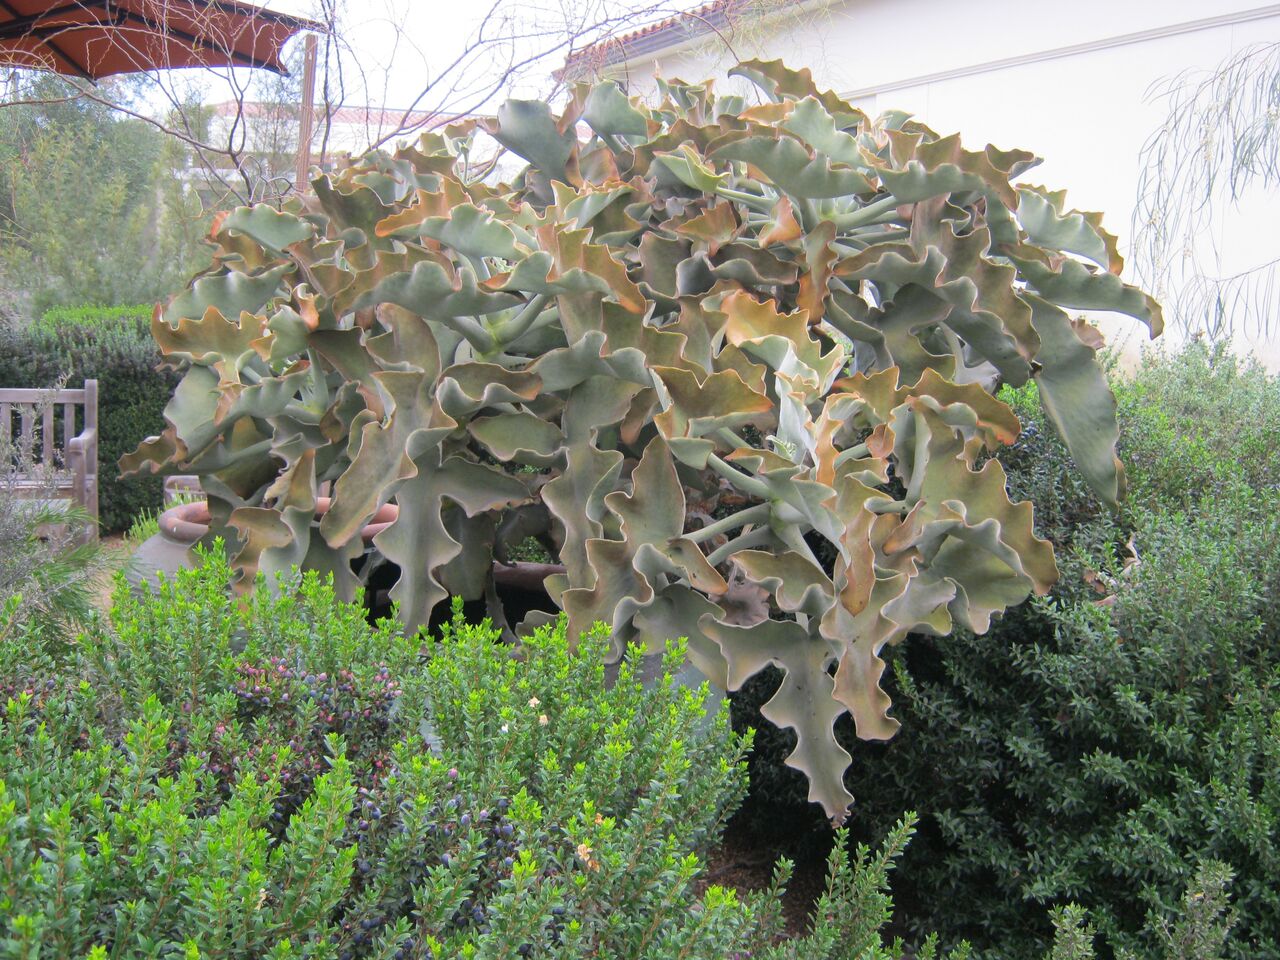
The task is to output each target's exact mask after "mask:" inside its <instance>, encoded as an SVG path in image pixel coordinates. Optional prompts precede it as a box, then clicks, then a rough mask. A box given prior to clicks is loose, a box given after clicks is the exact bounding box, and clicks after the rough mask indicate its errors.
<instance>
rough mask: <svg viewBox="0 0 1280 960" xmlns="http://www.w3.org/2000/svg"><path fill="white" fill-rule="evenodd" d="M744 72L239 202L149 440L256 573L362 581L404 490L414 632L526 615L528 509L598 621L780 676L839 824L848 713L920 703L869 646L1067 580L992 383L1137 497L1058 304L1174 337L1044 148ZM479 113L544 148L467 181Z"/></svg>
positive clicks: (177, 335)
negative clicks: (502, 572)
mask: <svg viewBox="0 0 1280 960" xmlns="http://www.w3.org/2000/svg"><path fill="white" fill-rule="evenodd" d="M734 72H735V73H736V74H737V75H739V76H742V77H746V78H748V79H750V80H751V81H753V82H754V83H755V85H756V86H757V87H759V88H760V90H761V91H763V93H764V95H765V96H764V97H763V98H762V99H763V100H765V102H763V103H762V104H761V105H756V106H748V104H747V102H746V101H745V100H744V99H743V98H741V97H736V96H732V97H721V96H717V95H715V94H714V92H713V90H712V88H711V86H710V85H704V86H691V85H687V84H683V83H676V82H669V83H662V84H660V91H661V94H662V100H661V103H660V104H658V105H657V106H656V107H650V106H646V105H644V104H642V103H641V102H639V101H636V100H632V99H628V98H627V97H626V96H625V95H624V94H623V93H622V92H621V90H620V89H619V88H618V87H617V86H615V85H613V84H611V83H603V84H600V85H598V86H594V87H587V86H582V87H578V88H577V89H576V90H575V91H574V93H573V95H572V97H571V98H570V100H569V103H568V105H567V106H566V108H565V110H564V112H563V113H562V114H561V115H560V116H555V115H553V114H552V113H551V111H550V109H549V108H548V107H547V105H546V104H543V103H540V102H530V101H512V102H509V103H507V104H506V105H505V106H503V107H502V108H501V109H500V110H499V111H498V113H497V116H496V117H495V118H493V119H489V120H482V121H473V122H468V123H465V124H462V125H459V126H457V127H453V128H450V129H449V130H447V131H446V133H445V134H444V135H436V134H430V135H427V136H424V137H423V138H422V140H421V142H420V143H419V145H418V146H417V147H413V148H405V149H402V150H400V151H399V152H398V153H396V154H395V155H394V156H388V155H385V154H381V153H378V154H373V155H371V156H369V157H367V158H365V159H364V160H362V161H360V162H358V163H356V164H355V165H353V166H351V167H348V168H347V169H344V170H343V171H342V172H341V173H339V174H337V175H334V176H323V177H321V178H319V179H318V180H316V181H315V182H314V184H313V186H314V191H313V192H312V193H310V194H308V195H307V196H305V197H303V198H299V199H294V200H291V201H290V202H289V203H287V204H286V205H285V208H284V209H283V210H280V211H277V210H275V209H271V208H268V207H266V206H258V207H248V208H240V209H237V210H235V211H233V212H231V213H230V214H228V215H227V216H226V217H224V218H223V219H222V220H220V221H219V222H218V224H217V225H216V227H215V229H214V232H213V240H214V242H215V243H216V245H217V253H216V257H215V265H214V266H213V267H212V268H211V269H210V270H208V271H207V272H206V273H205V274H204V275H202V276H201V277H199V278H198V279H196V280H195V281H194V282H193V283H192V284H191V286H190V288H189V289H188V290H186V291H185V292H184V293H182V294H180V295H179V296H177V297H176V298H174V299H173V300H172V301H171V302H170V303H169V304H168V305H167V306H166V307H165V308H164V309H163V310H162V311H158V313H157V316H156V319H155V322H154V329H155V335H156V338H157V340H158V341H159V343H160V345H161V347H162V349H163V351H164V353H165V355H166V357H167V358H168V359H169V361H170V362H171V363H173V364H176V365H178V366H179V367H180V368H182V369H183V370H184V371H185V376H184V378H183V380H182V382H181V385H180V386H179V387H178V389H177V391H176V394H175V396H174V398H173V401H172V403H170V405H169V407H168V410H167V412H166V419H167V421H168V427H167V429H166V431H165V432H164V434H163V435H162V436H160V437H157V438H152V439H150V440H148V441H147V442H145V443H144V444H143V445H142V446H141V447H140V448H139V450H138V451H137V452H136V453H135V454H133V455H131V456H130V457H128V458H126V459H125V461H124V464H123V465H124V466H125V467H126V468H129V469H147V470H164V471H179V472H191V473H197V474H199V475H200V478H201V482H202V484H203V486H204V489H205V490H206V491H208V493H209V498H210V506H211V510H212V513H213V517H214V522H215V527H217V528H219V529H221V530H223V531H225V532H226V533H228V534H230V535H231V536H233V537H234V538H235V542H237V543H238V551H239V552H238V554H237V556H236V560H235V562H236V564H237V565H238V566H239V567H240V568H241V569H242V570H243V571H244V572H245V573H246V574H250V575H251V574H252V573H254V572H255V571H257V570H262V571H264V572H267V573H269V574H270V573H274V572H276V571H279V570H281V569H285V568H288V567H290V566H291V565H295V564H300V565H302V566H305V567H310V568H316V569H320V570H324V571H329V572H332V573H333V574H334V575H335V577H336V578H337V581H338V583H339V586H340V588H341V589H343V590H346V591H351V590H353V589H354V588H355V586H356V585H357V576H356V574H354V573H353V572H352V571H353V561H355V560H357V559H358V558H359V557H360V556H361V555H362V553H363V552H364V550H365V548H364V546H363V543H362V539H361V529H362V527H364V526H365V525H366V524H367V523H369V521H370V520H371V518H373V516H374V513H375V511H377V510H378V509H379V508H380V507H382V506H383V505H385V504H394V505H395V506H396V507H397V508H398V514H397V515H396V517H395V519H394V522H392V523H391V524H390V525H389V526H385V528H383V529H381V531H380V532H378V533H377V535H376V537H374V538H373V541H372V542H373V548H372V549H373V551H374V552H375V558H376V559H377V560H379V561H387V562H390V563H392V564H394V565H395V566H396V567H398V576H399V579H398V581H397V582H396V584H395V586H394V588H393V589H392V591H391V597H392V599H393V600H395V601H398V602H399V604H400V607H399V609H400V614H401V616H402V617H403V619H404V620H405V621H406V622H407V623H408V624H409V625H411V626H412V625H417V624H421V623H423V622H425V621H426V619H427V618H428V616H429V615H430V613H431V611H432V609H433V608H434V607H435V606H436V604H437V603H439V602H440V601H441V600H443V599H444V598H445V597H446V596H448V595H450V594H454V595H458V596H462V597H465V598H471V599H478V598H482V597H483V598H486V599H487V600H488V602H489V606H490V610H491V613H492V614H493V615H494V617H495V619H496V621H497V622H499V623H502V624H505V620H504V619H503V617H502V609H501V603H500V600H499V598H498V594H497V591H496V590H495V587H494V575H493V562H494V561H495V560H496V561H497V562H498V563H502V562H504V561H505V560H507V558H508V551H509V549H510V548H511V547H512V545H513V544H515V543H517V542H521V541H524V540H525V539H527V538H528V537H529V536H535V537H539V538H541V539H542V540H543V541H544V542H545V543H547V544H548V545H550V546H551V547H552V549H553V551H554V552H555V554H556V555H557V556H558V557H559V560H560V562H561V563H562V564H563V567H564V571H563V573H554V574H552V575H550V576H549V577H548V578H547V579H546V581H545V585H546V588H547V590H548V592H549V593H550V595H551V597H552V598H553V599H554V600H555V602H556V603H557V604H558V605H559V606H560V607H561V608H563V610H564V611H565V612H566V613H567V615H568V617H569V624H570V629H571V630H572V631H574V635H576V632H577V631H581V630H586V629H587V628H589V627H590V626H591V625H592V624H593V622H595V621H605V622H607V623H609V624H610V625H611V628H612V631H613V638H614V647H613V649H614V651H615V653H616V654H619V655H620V654H621V653H622V651H623V650H624V645H625V644H627V643H629V642H635V641H643V642H645V643H646V644H649V645H650V646H651V647H652V648H655V649H656V648H657V647H658V645H659V644H660V643H661V641H662V640H665V639H666V638H668V637H672V636H688V638H689V651H690V656H691V658H692V659H693V660H694V661H695V662H696V663H697V664H698V665H699V666H700V667H701V668H702V670H703V671H705V672H706V674H707V675H708V676H710V677H711V678H713V679H714V680H716V681H718V682H719V683H721V684H724V685H727V686H728V687H730V688H736V687H737V686H739V685H740V684H741V683H743V682H744V681H745V680H746V679H747V678H748V677H750V676H751V675H752V674H754V673H756V672H758V671H760V670H761V669H763V668H764V667H766V666H767V665H769V664H776V665H778V666H779V667H781V668H782V670H783V672H784V674H785V679H784V681H783V682H782V685H781V687H780V689H779V690H778V693H777V695H776V696H775V697H774V698H773V700H772V701H770V703H769V704H768V705H767V707H766V708H765V711H764V713H765V715H766V716H767V717H769V718H770V719H771V720H772V721H774V722H775V723H777V724H779V725H781V726H784V727H791V728H793V729H794V730H795V733H796V735H797V738H798V742H797V745H796V748H795V752H794V753H793V754H792V755H791V757H790V759H789V761H788V762H789V763H790V764H791V765H793V766H794V767H796V768H798V769H800V770H801V771H803V772H804V773H805V774H807V776H808V777H809V780H810V783H811V797H812V799H814V800H815V801H817V802H819V803H821V804H822V805H823V806H824V807H825V808H826V810H827V811H828V812H829V813H830V814H831V815H832V816H833V817H835V818H837V819H840V818H841V817H843V815H844V812H845V810H846V809H847V807H848V804H849V803H850V801H851V799H852V798H851V796H850V794H849V793H848V792H847V791H846V789H845V787H844V785H843V782H842V773H843V771H844V769H845V768H846V766H847V764H848V762H849V757H848V755H847V754H846V753H845V752H844V751H843V750H842V749H841V748H840V747H839V745H838V744H837V743H836V740H835V737H834V736H833V734H832V724H833V723H834V722H835V720H836V718H837V717H839V716H840V715H841V714H843V713H845V712H848V713H850V714H852V716H853V719H854V721H855V723H856V726H857V731H858V734H859V735H860V736H862V737H864V738H872V739H880V738H887V737H891V736H892V735H893V734H894V731H895V729H896V728H897V722H896V721H895V720H893V719H892V718H891V717H890V716H889V713H888V711H889V707H890V703H889V699H888V697H887V696H886V695H885V693H884V692H883V691H882V690H881V689H880V686H879V678H880V674H881V671H882V670H883V663H882V661H881V660H880V658H879V655H878V654H879V651H880V650H881V648H882V647H883V646H884V645H885V644H887V643H897V642H899V641H901V640H902V639H903V638H904V637H906V636H907V635H908V634H909V633H911V632H923V633H931V634H946V633H948V632H949V631H951V630H952V629H953V627H954V626H956V625H960V626H963V627H965V628H968V629H971V630H974V631H978V632H982V631H984V630H986V629H987V627H988V624H989V623H990V621H991V617H992V616H993V615H996V614H999V613H1000V612H1002V611H1003V610H1005V609H1006V608H1007V607H1008V606H1010V605H1011V604H1016V603H1019V602H1021V601H1022V600H1024V599H1025V598H1026V597H1027V596H1028V595H1029V594H1030V593H1031V592H1033V591H1035V592H1038V593H1043V592H1044V591H1046V590H1047V589H1048V588H1049V586H1050V585H1051V584H1052V583H1053V581H1054V579H1055V577H1056V575H1057V570H1056V566H1055V563H1054V558H1053V552H1052V549H1051V548H1050V546H1049V544H1048V543H1046V542H1045V541H1043V540H1040V539H1038V538H1037V537H1036V536H1035V534H1034V532H1033V528H1032V508H1031V505H1030V504H1029V503H1016V504H1015V503H1012V502H1010V500H1009V497H1008V495H1007V493H1006V490H1005V477H1004V473H1003V471H1002V469H1001V467H1000V464H999V463H998V462H997V461H996V460H993V459H985V462H983V461H984V458H985V455H986V453H987V452H988V451H991V450H992V449H994V448H997V447H998V446H999V445H1001V444H1007V443H1010V442H1011V441H1013V440H1014V438H1015V436H1016V435H1017V432H1018V420H1017V418H1016V417H1015V416H1014V415H1013V414H1012V412H1011V411H1010V410H1009V409H1008V408H1007V407H1006V406H1005V405H1004V404H1003V403H1001V402H999V401H997V400H996V399H995V398H994V397H993V396H992V395H991V392H990V390H991V388H992V386H993V384H995V383H997V382H1004V383H1010V384H1020V383H1023V382H1025V381H1026V380H1027V379H1028V378H1032V377H1034V378H1035V379H1036V380H1037V381H1038V383H1039V386H1040V393H1041V396H1042V397H1043V398H1044V404H1045V407H1046V410H1047V413H1048V415H1049V417H1050V419H1051V420H1052V422H1053V423H1054V424H1055V425H1056V427H1057V428H1058V430H1059V431H1060V432H1061V434H1062V435H1063V437H1064V438H1065V440H1066V442H1067V444H1068V445H1069V447H1070V449H1071V452H1072V454H1073V457H1074V459H1075V461H1076V463H1077V465H1078V466H1079V468H1080V470H1081V471H1082V472H1083V474H1084V475H1085V476H1086V477H1087V478H1088V479H1089V481H1090V482H1091V484H1092V485H1093V487H1094V488H1095V489H1096V490H1097V492H1098V494H1099V495H1100V497H1101V498H1102V499H1103V500H1105V501H1107V502H1109V503H1114V502H1115V501H1116V500H1117V499H1118V497H1119V496H1120V495H1121V493H1122V489H1123V474H1122V471H1121V467H1120V464H1119V462H1118V461H1117V459H1116V454H1115V444H1116V439H1117V430H1116V423H1115V416H1114V414H1115V403H1114V400H1113V398H1112V396H1111V393H1110V391H1109V389H1108V387H1107V384H1106V381H1105V379H1104V376H1103V373H1102V370H1101V369H1100V366H1099V364H1098V362H1097V360H1096V358H1095V351H1096V349H1097V347H1098V345H1099V342H1100V341H1099V338H1098V336H1097V332H1096V330H1094V329H1093V328H1092V327H1090V326H1088V325H1087V324H1085V323H1083V322H1081V321H1077V320H1073V319H1072V318H1071V317H1069V316H1068V314H1067V312H1066V310H1067V309H1091V310H1114V311H1119V312H1122V313H1127V314H1130V315H1132V316H1134V317H1137V318H1139V319H1140V320H1142V321H1144V322H1145V323H1146V324H1147V325H1148V326H1149V327H1150V329H1151V332H1152V334H1153V335H1154V334H1155V333H1157V332H1158V331H1159V329H1160V327H1161V316H1160V308H1159V306H1158V305H1157V304H1156V303H1155V302H1154V301H1153V300H1152V299H1151V298H1150V297H1149V296H1147V295H1146V294H1144V293H1143V292H1141V291H1140V290H1137V289H1135V288H1134V287H1131V286H1127V285H1126V284H1124V283H1122V282H1121V281H1120V279H1119V277H1118V276H1117V274H1118V273H1119V270H1120V267H1121V260H1120V257H1119V254H1118V253H1117V249H1116V241H1115V238H1114V237H1112V236H1111V235H1109V234H1107V233H1105V232H1103V231H1102V230H1101V228H1100V227H1099V225H1098V224H1099V218H1098V216H1097V215H1096V214H1091V213H1080V212H1077V211H1069V210H1066V209H1065V208H1064V203H1063V195H1062V194H1061V193H1053V192H1049V191H1047V190H1044V189H1042V188H1040V187H1031V186H1021V185H1019V186H1014V185H1013V183H1012V180H1013V178H1015V177H1017V176H1018V175H1019V174H1021V173H1022V172H1023V171H1025V170H1026V169H1028V168H1029V167H1031V166H1032V165H1033V164H1034V163H1035V159H1034V158H1033V157H1032V155H1031V154H1029V153H1025V152H1022V151H1007V152H1006V151H1002V150H997V149H996V148H994V147H990V146H988V147H987V148H986V149H985V150H981V151H976V152H975V151H969V150H966V149H964V148H963V147H962V146H961V145H960V142H959V140H958V139H957V138H956V137H954V136H950V137H939V136H938V135H937V134H936V133H934V132H933V131H932V130H930V129H929V128H928V127H926V126H924V125H923V124H920V123H918V122H915V121H913V120H911V119H909V118H908V117H906V116H905V115H902V114H896V113H890V114H886V115H884V116H882V117H881V118H880V119H879V120H876V121H874V122H873V121H871V120H869V119H868V118H867V117H866V116H864V115H863V114H862V113H861V112H859V111H858V110H857V109H856V108H854V107H852V106H850V105H849V104H847V103H845V102H844V101H842V100H841V99H840V98H839V97H837V96H836V95H834V94H832V93H830V92H821V91H819V90H818V89H817V88H816V87H815V86H814V85H813V83H812V81H811V79H810V76H809V74H808V73H807V72H804V71H802V72H798V73H797V72H793V71H790V70H787V69H785V68H784V67H782V66H781V65H780V64H779V63H776V62H774V63H762V62H755V61H753V62H748V63H744V64H742V65H741V66H739V67H738V68H737V69H736V70H735V71H734ZM477 130H483V131H484V132H485V133H487V134H488V135H490V136H492V137H493V138H495V139H496V140H497V141H499V142H500V143H501V144H502V145H503V146H505V147H506V148H507V149H508V150H510V151H512V152H514V153H516V154H519V155H520V156H522V157H524V158H525V159H527V160H528V161H529V166H528V167H527V168H526V169H525V171H524V172H523V173H522V174H521V175H520V176H519V178H518V179H517V181H516V182H515V183H514V184H513V185H505V184H504V185H498V186H493V185H490V184H488V183H485V182H482V181H480V180H478V179H474V178H472V177H469V166H468V157H469V155H470V154H469V137H470V136H471V135H473V134H474V133H476V132H477ZM979 464H981V466H980V465H979ZM329 482H332V503H331V504H330V505H329V508H328V509H327V512H324V513H323V515H322V516H320V517H319V518H317V498H318V496H319V495H320V493H321V490H322V486H321V485H323V484H326V483H329ZM384 516H385V514H384ZM368 566H369V564H365V566H364V568H363V569H368ZM535 619H536V616H535ZM529 625H530V623H529V621H528V620H526V621H525V624H524V626H526V627H528V626H529ZM513 626H517V625H513Z"/></svg>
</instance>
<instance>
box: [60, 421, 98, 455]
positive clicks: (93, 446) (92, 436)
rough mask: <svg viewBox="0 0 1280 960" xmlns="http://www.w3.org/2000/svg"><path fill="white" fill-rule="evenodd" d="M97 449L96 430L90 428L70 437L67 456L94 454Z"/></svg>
mask: <svg viewBox="0 0 1280 960" xmlns="http://www.w3.org/2000/svg"><path fill="white" fill-rule="evenodd" d="M97 449H98V428H97V427H90V428H89V429H88V430H84V431H82V432H81V433H80V435H79V436H76V437H72V438H71V440H70V441H68V443H67V455H68V457H70V456H71V455H73V454H77V453H78V454H82V455H83V454H86V453H94V452H96V451H97ZM95 459H96V457H95Z"/></svg>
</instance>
